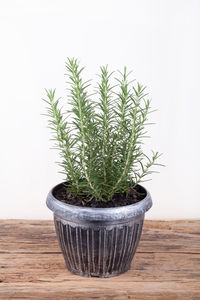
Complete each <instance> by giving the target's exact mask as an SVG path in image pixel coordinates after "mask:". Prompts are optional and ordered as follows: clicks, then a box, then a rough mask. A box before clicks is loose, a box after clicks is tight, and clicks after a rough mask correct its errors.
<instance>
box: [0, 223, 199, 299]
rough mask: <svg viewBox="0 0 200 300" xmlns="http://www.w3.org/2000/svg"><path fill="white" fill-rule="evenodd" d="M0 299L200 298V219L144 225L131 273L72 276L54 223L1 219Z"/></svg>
mask: <svg viewBox="0 0 200 300" xmlns="http://www.w3.org/2000/svg"><path fill="white" fill-rule="evenodd" d="M0 299H3V300H4V299H5V300H6V299H67V300H68V299H69V300H70V299H105V300H107V299H119V300H123V299H136V300H137V299H148V300H149V299H172V300H173V299H183V300H184V299H197V300H200V220H179V221H145V223H144V229H143V234H142V238H141V241H140V244H139V247H138V250H137V253H136V255H135V258H134V261H133V262H132V266H131V270H130V271H128V272H127V273H125V274H123V275H120V276H118V277H112V278H108V279H102V278H84V277H80V276H76V275H72V274H71V273H70V272H69V271H68V270H67V269H66V267H65V264H64V259H63V257H62V254H61V252H60V249H59V246H58V243H57V240H56V235H55V229H54V224H53V222H52V221H27V220H1V221H0Z"/></svg>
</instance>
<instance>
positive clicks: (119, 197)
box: [53, 184, 146, 208]
mask: <svg viewBox="0 0 200 300" xmlns="http://www.w3.org/2000/svg"><path fill="white" fill-rule="evenodd" d="M53 195H54V197H55V198H56V199H57V200H59V201H61V202H64V203H67V204H71V205H76V206H84V207H95V208H101V207H102V208H109V207H118V206H125V205H130V204H134V203H137V202H139V201H141V200H142V199H144V198H145V196H146V192H145V190H144V189H143V188H142V187H141V186H139V185H138V186H136V187H135V189H129V190H128V194H127V196H126V194H125V193H122V194H119V193H116V194H114V195H113V198H112V200H110V201H108V202H104V201H96V200H91V201H88V196H86V195H81V196H73V195H71V194H70V193H69V190H68V187H67V185H64V184H60V185H58V186H57V187H56V188H55V189H54V191H53Z"/></svg>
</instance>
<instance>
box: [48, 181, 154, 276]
mask: <svg viewBox="0 0 200 300" xmlns="http://www.w3.org/2000/svg"><path fill="white" fill-rule="evenodd" d="M59 186H60V185H57V186H55V187H54V188H53V189H52V190H51V191H50V192H49V194H48V196H47V206H48V207H49V209H51V210H52V211H53V213H54V222H55V228H56V234H57V238H58V241H59V244H60V247H61V250H62V253H63V255H64V259H65V262H66V266H67V268H68V269H69V270H70V271H71V272H72V273H74V274H78V275H81V276H88V277H90V276H96V277H111V276H116V275H119V274H122V273H124V272H126V271H128V270H129V268H130V264H131V261H132V259H133V256H134V254H135V252H136V249H137V246H138V243H139V240H140V236H141V232H142V226H143V221H144V214H145V212H146V211H147V210H149V209H150V208H151V206H152V200H151V196H150V194H149V192H148V191H147V190H146V189H144V188H143V187H142V186H140V189H142V190H143V192H145V195H146V196H145V198H144V199H143V200H141V201H139V202H137V203H135V204H131V205H126V206H121V207H113V208H90V207H81V206H75V205H70V204H65V203H63V202H61V201H59V200H57V199H56V198H55V197H54V192H55V190H56V188H58V187H59Z"/></svg>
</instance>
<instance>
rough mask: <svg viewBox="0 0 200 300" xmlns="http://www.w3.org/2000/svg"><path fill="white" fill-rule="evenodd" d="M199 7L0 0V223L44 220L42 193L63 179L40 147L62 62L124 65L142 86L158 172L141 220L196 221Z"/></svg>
mask: <svg viewBox="0 0 200 300" xmlns="http://www.w3.org/2000/svg"><path fill="white" fill-rule="evenodd" d="M199 38H200V1H195V0H188V1H186V0H185V1H184V0H180V1H179V0H171V1H170V0H168V1H162V0H146V1H145V0H138V1H134V0H131V1H128V0H127V1H126V0H123V1H122V0H118V1H117V0H114V1H112V0H110V1H109V0H99V1H95V0H84V1H82V0H73V1H72V0H70V1H67V0H65V1H61V0H54V1H50V0H40V1H37V0H33V1H32V0H24V1H9V0H5V1H2V0H1V1H0V85H1V89H0V103H1V107H0V111H1V117H0V125H1V147H0V159H1V164H0V168H1V180H0V182H1V190H0V195H1V200H0V218H25V219H49V218H52V214H51V212H50V211H49V210H48V209H47V208H46V206H45V198H46V195H47V192H48V191H49V189H50V188H51V187H52V186H54V185H55V184H57V183H59V182H60V181H61V180H62V179H63V178H62V176H61V175H60V174H58V173H57V172H58V170H59V168H58V167H57V165H56V164H55V163H54V162H55V161H56V160H57V159H58V155H57V153H56V152H55V151H54V150H49V147H50V146H51V143H50V141H49V138H50V132H49V130H48V129H47V128H46V125H47V124H46V119H45V117H43V116H41V115H40V114H41V113H43V112H44V107H45V105H44V103H43V102H42V101H41V98H42V97H44V95H45V93H44V88H55V87H56V88H57V95H58V96H63V97H64V98H66V84H65V80H66V79H65V78H64V73H65V67H64V62H65V60H66V57H67V56H69V57H78V58H79V59H80V61H81V63H82V64H83V65H86V66H87V69H86V70H87V73H86V76H87V77H89V78H90V77H92V78H93V79H94V80H95V79H96V76H95V74H96V73H97V71H98V68H99V66H100V65H103V64H107V63H108V64H109V66H110V69H119V68H122V67H123V66H124V65H127V66H128V67H129V68H130V69H133V70H134V77H135V78H137V80H138V81H140V82H141V83H144V84H145V85H147V86H148V90H149V92H150V95H151V98H152V104H153V106H154V108H157V109H158V111H157V112H156V113H154V115H152V117H153V119H152V121H155V122H156V123H157V125H155V126H154V127H153V128H152V129H151V136H152V138H151V140H149V141H148V143H147V146H148V148H150V149H155V150H159V151H160V152H163V153H164V155H163V157H162V160H161V162H162V163H164V164H165V165H166V167H165V168H162V169H161V170H160V171H161V173H160V174H156V175H154V176H153V180H152V181H150V182H148V183H146V184H145V186H146V187H147V188H148V189H149V190H150V192H151V194H152V198H153V201H154V206H153V208H152V209H151V210H150V211H149V212H148V214H147V218H150V219H161V218H162V219H163V218H168V219H169V218H170V219H171V218H198V217H200V197H199V169H200V163H199V162H200V160H199V155H200V147H199V132H200V126H199V123H200V121H199V116H200V83H199V79H200V39H199Z"/></svg>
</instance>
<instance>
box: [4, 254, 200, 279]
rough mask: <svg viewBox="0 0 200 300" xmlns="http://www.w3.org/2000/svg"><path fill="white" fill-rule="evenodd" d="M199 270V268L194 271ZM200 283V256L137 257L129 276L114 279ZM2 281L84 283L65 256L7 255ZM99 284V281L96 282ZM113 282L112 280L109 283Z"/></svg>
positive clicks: (147, 255) (128, 273) (143, 255)
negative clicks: (67, 262) (69, 267)
mask: <svg viewBox="0 0 200 300" xmlns="http://www.w3.org/2000/svg"><path fill="white" fill-rule="evenodd" d="M194 266H195V267H194ZM184 270H187V276H185V278H184V280H185V281H187V282H189V281H191V282H199V281H200V255H199V254H194V255H190V254H185V253H184V254H181V255H180V254H177V253H168V254H166V253H136V255H135V258H134V261H133V263H132V266H131V270H130V271H128V272H127V273H126V274H125V276H124V275H122V276H117V277H113V278H112V282H113V283H114V282H116V283H117V282H119V281H120V282H121V281H127V280H128V281H134V282H136V281H141V282H144V281H150V282H151V281H176V282H179V281H180V282H181V281H182V279H183V275H184V274H183V272H184ZM0 279H1V281H3V282H4V283H9V282H12V283H14V282H26V281H27V282H28V281H29V280H31V282H39V281H46V280H47V279H48V281H49V282H51V281H56V282H62V281H63V280H73V281H80V280H82V277H80V276H76V275H72V274H71V273H70V272H69V271H68V270H67V269H66V267H65V263H64V259H63V256H62V254H61V253H60V254H42V255H41V254H28V255H27V254H21V253H20V254H17V255H16V254H4V255H2V256H1V258H0ZM95 280H96V281H98V279H97V278H95ZM109 280H110V279H109Z"/></svg>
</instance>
